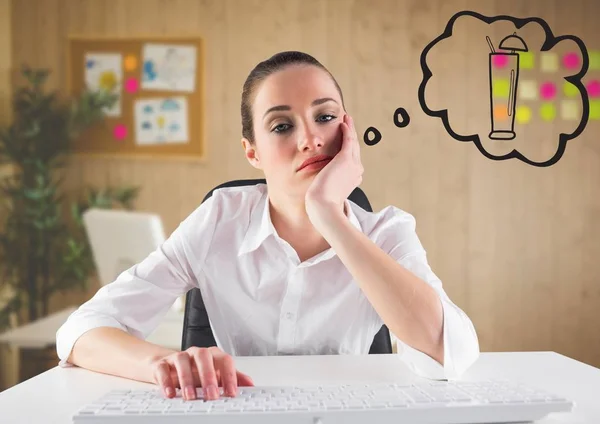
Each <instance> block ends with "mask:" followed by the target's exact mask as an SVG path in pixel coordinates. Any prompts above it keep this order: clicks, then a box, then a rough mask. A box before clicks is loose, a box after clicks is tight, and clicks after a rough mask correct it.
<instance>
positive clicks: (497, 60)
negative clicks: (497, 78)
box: [492, 54, 508, 69]
mask: <svg viewBox="0 0 600 424" xmlns="http://www.w3.org/2000/svg"><path fill="white" fill-rule="evenodd" d="M492 63H493V65H494V67H496V68H500V69H501V68H504V67H505V66H506V64H507V63H508V56H506V55H501V54H499V55H495V56H494V57H493V60H492Z"/></svg>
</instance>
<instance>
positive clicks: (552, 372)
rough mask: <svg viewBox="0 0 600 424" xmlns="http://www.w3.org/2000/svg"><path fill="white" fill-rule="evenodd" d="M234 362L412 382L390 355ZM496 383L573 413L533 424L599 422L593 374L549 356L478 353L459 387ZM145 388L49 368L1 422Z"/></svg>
mask: <svg viewBox="0 0 600 424" xmlns="http://www.w3.org/2000/svg"><path fill="white" fill-rule="evenodd" d="M235 360H236V365H237V368H238V369H239V370H240V371H242V372H244V373H247V374H248V375H250V376H251V377H252V378H253V380H254V383H255V384H256V385H257V386H258V385H260V386H270V385H294V384H299V385H301V384H320V383H321V384H323V383H346V384H348V383H359V382H382V381H385V382H407V381H413V380H415V379H418V377H416V376H415V375H414V374H412V373H411V372H410V371H409V369H408V368H407V367H406V366H405V365H404V363H403V362H402V361H401V360H400V358H399V357H398V356H397V355H395V354H390V355H363V356H354V355H340V356H336V355H323V356H320V355H315V356H271V357H237V358H235ZM503 378H506V379H510V380H512V381H515V382H522V383H526V384H529V385H534V386H536V387H539V388H542V389H546V390H548V391H551V392H554V393H556V394H559V395H562V396H565V397H567V398H569V399H571V400H574V401H575V403H576V407H575V409H574V410H573V412H572V413H568V414H567V413H560V414H551V415H549V416H548V417H546V419H544V420H541V421H538V422H537V424H556V423H569V424H583V423H586V424H592V423H594V424H595V423H598V422H600V402H598V396H599V394H600V369H598V368H594V367H591V366H589V365H586V364H583V363H581V362H578V361H575V360H573V359H570V358H568V357H566V356H562V355H559V354H557V353H554V352H518V353H517V352H515V353H512V352H502V353H482V354H481V356H480V358H479V360H478V361H477V362H476V363H475V364H474V365H473V366H472V367H471V368H470V369H469V370H468V371H467V372H466V373H465V375H464V376H463V378H461V380H465V381H477V380H484V379H503ZM144 388H156V386H155V385H153V384H148V383H141V382H137V381H132V380H127V379H124V378H119V377H113V376H109V375H104V374H99V373H95V372H91V371H87V370H84V369H82V368H77V367H72V368H59V367H56V368H53V369H51V370H49V371H47V372H45V373H43V374H40V375H38V376H36V377H34V378H31V379H29V380H27V381H25V382H23V383H21V384H19V385H17V386H15V387H13V388H11V389H8V390H6V391H4V392H2V393H0V411H2V423H6V424H8V423H11V424H12V423H30V424H35V423H56V424H59V423H65V424H66V423H71V416H72V414H73V413H74V412H75V411H77V410H78V409H79V408H80V407H81V406H83V405H85V404H86V403H89V402H92V401H94V400H96V399H97V398H99V397H100V396H102V395H103V394H104V393H105V392H107V391H109V390H112V389H144ZM31 405H35V407H34V408H32V407H31Z"/></svg>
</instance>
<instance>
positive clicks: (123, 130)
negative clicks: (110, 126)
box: [114, 124, 127, 141]
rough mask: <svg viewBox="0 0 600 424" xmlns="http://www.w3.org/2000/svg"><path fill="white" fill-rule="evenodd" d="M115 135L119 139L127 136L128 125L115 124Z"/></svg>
mask: <svg viewBox="0 0 600 424" xmlns="http://www.w3.org/2000/svg"><path fill="white" fill-rule="evenodd" d="M114 136H115V138H116V139H117V140H119V141H120V140H123V139H124V138H125V137H127V127H126V126H125V125H123V124H118V125H115V128H114Z"/></svg>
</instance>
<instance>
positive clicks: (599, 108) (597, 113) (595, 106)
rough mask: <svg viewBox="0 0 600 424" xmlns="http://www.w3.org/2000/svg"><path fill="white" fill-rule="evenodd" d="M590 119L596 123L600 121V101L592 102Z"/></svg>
mask: <svg viewBox="0 0 600 424" xmlns="http://www.w3.org/2000/svg"><path fill="white" fill-rule="evenodd" d="M590 119H593V120H594V121H599V120H600V100H592V101H591V102H590Z"/></svg>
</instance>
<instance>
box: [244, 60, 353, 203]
mask: <svg viewBox="0 0 600 424" xmlns="http://www.w3.org/2000/svg"><path fill="white" fill-rule="evenodd" d="M252 112H253V118H254V137H255V144H254V145H250V143H249V142H248V140H246V139H242V145H243V146H244V149H245V150H246V157H247V158H248V160H249V161H250V163H251V164H252V166H254V167H256V168H258V169H261V170H262V171H263V172H264V174H265V178H266V180H267V182H268V184H269V186H275V185H276V186H278V187H280V188H282V189H285V191H286V193H288V194H294V195H302V194H303V193H305V192H306V190H307V189H308V187H309V185H310V183H311V181H312V179H313V178H314V176H315V175H316V174H317V173H318V172H319V171H320V170H321V169H322V167H318V168H315V167H309V168H304V169H302V170H298V168H299V167H300V165H301V164H302V163H303V162H304V161H305V160H306V159H308V158H310V157H312V156H316V155H328V156H332V157H333V156H335V155H336V154H337V153H338V152H339V151H340V149H341V145H342V129H341V127H340V124H341V123H342V122H343V118H344V115H345V111H344V108H343V106H342V100H341V98H340V95H339V93H338V91H337V89H336V87H335V84H334V82H333V80H332V79H331V77H330V76H329V74H328V73H327V72H325V71H323V70H322V69H320V68H317V67H316V66H309V65H292V66H289V67H286V68H285V69H283V70H281V71H278V72H276V73H274V74H271V75H269V77H267V78H266V79H265V80H264V81H263V82H262V84H260V85H259V87H258V89H257V90H256V92H255V99H254V103H253V110H252Z"/></svg>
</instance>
